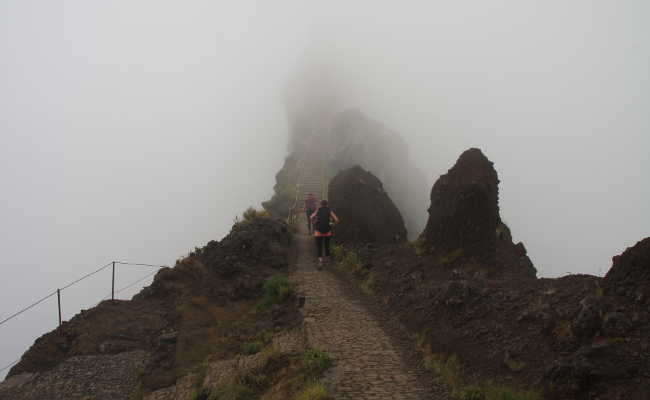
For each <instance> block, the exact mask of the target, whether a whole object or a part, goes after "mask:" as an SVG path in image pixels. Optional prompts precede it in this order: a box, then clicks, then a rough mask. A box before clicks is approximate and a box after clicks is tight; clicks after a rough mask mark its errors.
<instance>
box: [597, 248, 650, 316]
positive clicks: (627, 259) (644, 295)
mask: <svg viewBox="0 0 650 400" xmlns="http://www.w3.org/2000/svg"><path fill="white" fill-rule="evenodd" d="M612 262H613V265H612V268H611V269H610V270H609V272H607V275H605V290H606V291H607V293H609V294H617V295H619V296H623V297H627V298H628V299H629V300H631V301H633V302H635V303H636V302H643V303H645V304H648V302H650V237H647V238H645V239H643V240H641V241H639V242H638V243H637V244H635V245H634V246H633V247H629V248H628V249H626V250H625V251H624V252H623V254H621V255H618V256H616V257H614V258H613V259H612Z"/></svg>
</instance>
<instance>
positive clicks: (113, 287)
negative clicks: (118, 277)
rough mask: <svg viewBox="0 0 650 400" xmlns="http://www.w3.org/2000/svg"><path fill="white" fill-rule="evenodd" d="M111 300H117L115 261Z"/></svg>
mask: <svg viewBox="0 0 650 400" xmlns="http://www.w3.org/2000/svg"><path fill="white" fill-rule="evenodd" d="M111 300H115V261H113V280H112V282H111Z"/></svg>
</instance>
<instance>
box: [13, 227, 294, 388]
mask: <svg viewBox="0 0 650 400" xmlns="http://www.w3.org/2000/svg"><path fill="white" fill-rule="evenodd" d="M290 243H291V234H290V232H289V229H288V226H287V225H286V224H285V223H283V222H280V221H278V220H273V219H271V218H268V217H261V216H255V217H252V218H249V219H246V220H244V221H241V222H239V223H237V224H235V225H234V226H233V228H232V230H231V232H230V234H229V235H228V236H226V237H225V238H224V239H223V240H221V241H219V242H217V241H211V242H210V243H208V244H207V245H206V246H205V247H203V248H200V249H199V248H197V249H196V251H194V252H193V253H191V254H190V255H189V256H188V257H186V258H185V259H182V260H179V261H178V262H177V264H176V266H175V267H174V268H164V269H161V270H160V271H159V272H158V273H157V275H156V277H155V279H154V281H153V283H152V284H151V285H150V286H149V287H147V288H145V289H143V290H142V291H141V292H140V293H139V294H138V295H136V296H134V298H133V299H132V300H131V301H118V300H115V301H110V300H109V301H104V302H102V303H100V304H99V305H98V306H97V307H94V308H92V309H89V310H85V311H82V312H81V313H80V314H78V315H76V316H75V317H74V318H72V319H71V320H70V321H66V322H64V323H63V324H62V325H61V326H60V327H58V328H57V329H56V330H54V331H52V332H50V333H47V334H45V335H43V336H42V337H41V338H39V339H37V340H36V342H35V343H34V345H33V346H32V347H31V348H30V349H29V350H28V351H27V352H26V353H25V354H24V355H23V357H22V358H21V360H20V362H19V363H18V364H16V365H15V366H14V367H13V368H12V370H11V371H10V373H9V377H14V376H26V375H25V374H38V376H39V377H42V378H38V379H35V380H33V383H25V385H24V386H23V391H24V392H25V393H31V391H32V389H33V385H46V386H47V385H49V383H48V382H50V381H51V380H52V379H50V378H47V377H49V376H50V375H48V374H49V373H50V372H49V371H57V370H58V369H61V368H63V371H67V369H69V368H68V367H67V366H73V367H74V366H75V365H77V364H79V362H81V361H79V362H76V364H75V363H73V364H70V362H72V361H70V360H73V361H74V360H82V361H83V360H89V359H88V358H84V357H95V359H96V360H97V361H96V364H97V365H96V368H94V367H93V368H88V371H86V372H85V373H84V374H81V375H79V376H77V377H76V378H75V379H74V384H72V383H71V384H70V385H72V386H74V387H75V388H76V387H77V386H78V388H79V391H80V393H81V392H84V390H85V393H86V395H87V396H89V397H75V396H76V395H75V396H72V395H70V397H66V393H67V392H65V390H67V389H66V388H65V387H62V386H61V387H59V386H56V385H55V386H52V387H50V388H49V389H48V390H50V391H53V392H52V393H55V392H56V393H58V394H56V395H54V394H52V395H51V396H50V397H47V398H71V399H72V398H104V397H93V394H94V393H95V392H93V391H92V390H90V389H89V387H90V386H92V382H89V381H88V379H90V378H91V377H93V376H95V375H94V374H96V373H99V372H97V371H100V372H101V370H102V368H105V367H104V364H105V361H106V362H108V361H110V360H112V359H113V358H111V357H112V356H118V355H122V354H141V353H144V354H147V357H145V358H146V362H145V361H142V362H143V363H144V365H143V366H141V367H137V369H138V371H137V373H134V375H136V377H137V384H133V385H132V387H131V389H134V388H135V387H137V386H139V387H140V388H141V389H142V390H143V391H144V392H149V391H154V390H157V389H159V388H164V387H168V386H170V385H173V384H174V383H175V382H176V380H177V379H178V378H179V377H181V376H184V375H185V374H187V372H188V371H189V370H190V369H192V368H194V367H195V366H196V365H198V364H200V363H201V362H202V361H203V360H204V359H205V358H206V356H208V355H210V356H211V357H214V358H216V359H221V358H229V357H233V356H235V355H237V354H238V353H240V352H241V346H242V343H243V342H245V341H248V340H251V338H252V337H255V335H257V334H260V333H261V332H264V331H268V332H281V331H282V330H283V329H288V328H291V327H293V326H295V325H297V324H299V323H300V321H301V317H300V314H299V312H298V305H297V304H294V303H293V302H290V304H289V303H287V304H286V306H283V307H275V308H272V309H270V310H268V311H266V312H263V313H260V312H257V311H256V308H255V305H256V303H257V302H258V301H259V299H260V297H261V296H262V294H263V290H262V288H263V285H264V283H265V282H266V280H267V279H268V278H270V277H271V276H274V275H276V274H278V273H283V272H286V271H287V266H288V264H289V245H290ZM134 352H135V353H134ZM75 357H77V358H75ZM79 357H81V358H79ZM118 359H119V357H118V358H116V360H118ZM90 360H92V358H91V359H90ZM143 360H144V359H143ZM84 362H85V361H84ZM86 364H88V363H86ZM93 364H94V363H93V362H90V363H89V365H93ZM84 365H85V364H84ZM107 365H108V364H107ZM125 365H126V364H125ZM75 368H76V367H75ZM125 373H126V372H125ZM56 374H58V372H57V373H56ZM56 374H55V375H52V376H58V375H56ZM102 374H103V373H102ZM111 376H113V375H111ZM115 376H119V375H115ZM86 377H88V379H86ZM111 379H112V378H111ZM129 379H131V378H129ZM134 379H135V378H134ZM127 382H131V381H130V380H127V379H126V378H124V383H125V384H126V383H127ZM29 385H32V386H29ZM89 385H90V386H89ZM50 386H51V385H50ZM72 386H70V387H72ZM66 387H67V386H66ZM84 388H85V389H84ZM64 389H65V390H64ZM34 390H36V389H34ZM74 390H77V389H74ZM98 390H99V389H98ZM125 390H126V389H125ZM61 391H63V392H61ZM5 393H8V392H5V391H3V390H2V388H0V398H2V399H4V398H7V397H3V396H5ZM12 393H13V392H12ZM70 393H72V392H70ZM75 393H76V392H75ZM97 393H99V392H97ZM68 394H69V393H68ZM9 398H12V399H31V397H29V396H27V397H16V396H12V397H9ZM107 398H108V397H107ZM112 398H128V396H114V397H112Z"/></svg>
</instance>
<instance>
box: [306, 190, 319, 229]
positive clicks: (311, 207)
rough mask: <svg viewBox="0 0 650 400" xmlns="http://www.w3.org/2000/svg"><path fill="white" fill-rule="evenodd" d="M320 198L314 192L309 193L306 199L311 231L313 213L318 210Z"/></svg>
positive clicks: (308, 226)
mask: <svg viewBox="0 0 650 400" xmlns="http://www.w3.org/2000/svg"><path fill="white" fill-rule="evenodd" d="M317 202H318V200H316V197H315V196H314V194H313V193H309V194H308V195H307V198H306V199H305V213H306V214H307V231H308V232H309V233H311V231H312V224H311V215H312V214H313V213H314V212H315V211H316V204H317Z"/></svg>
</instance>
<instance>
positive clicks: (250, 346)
mask: <svg viewBox="0 0 650 400" xmlns="http://www.w3.org/2000/svg"><path fill="white" fill-rule="evenodd" d="M262 348H264V343H262V342H261V341H259V340H256V341H254V342H248V343H244V344H243V345H242V353H244V354H246V355H251V354H257V353H259V352H260V351H262Z"/></svg>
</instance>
